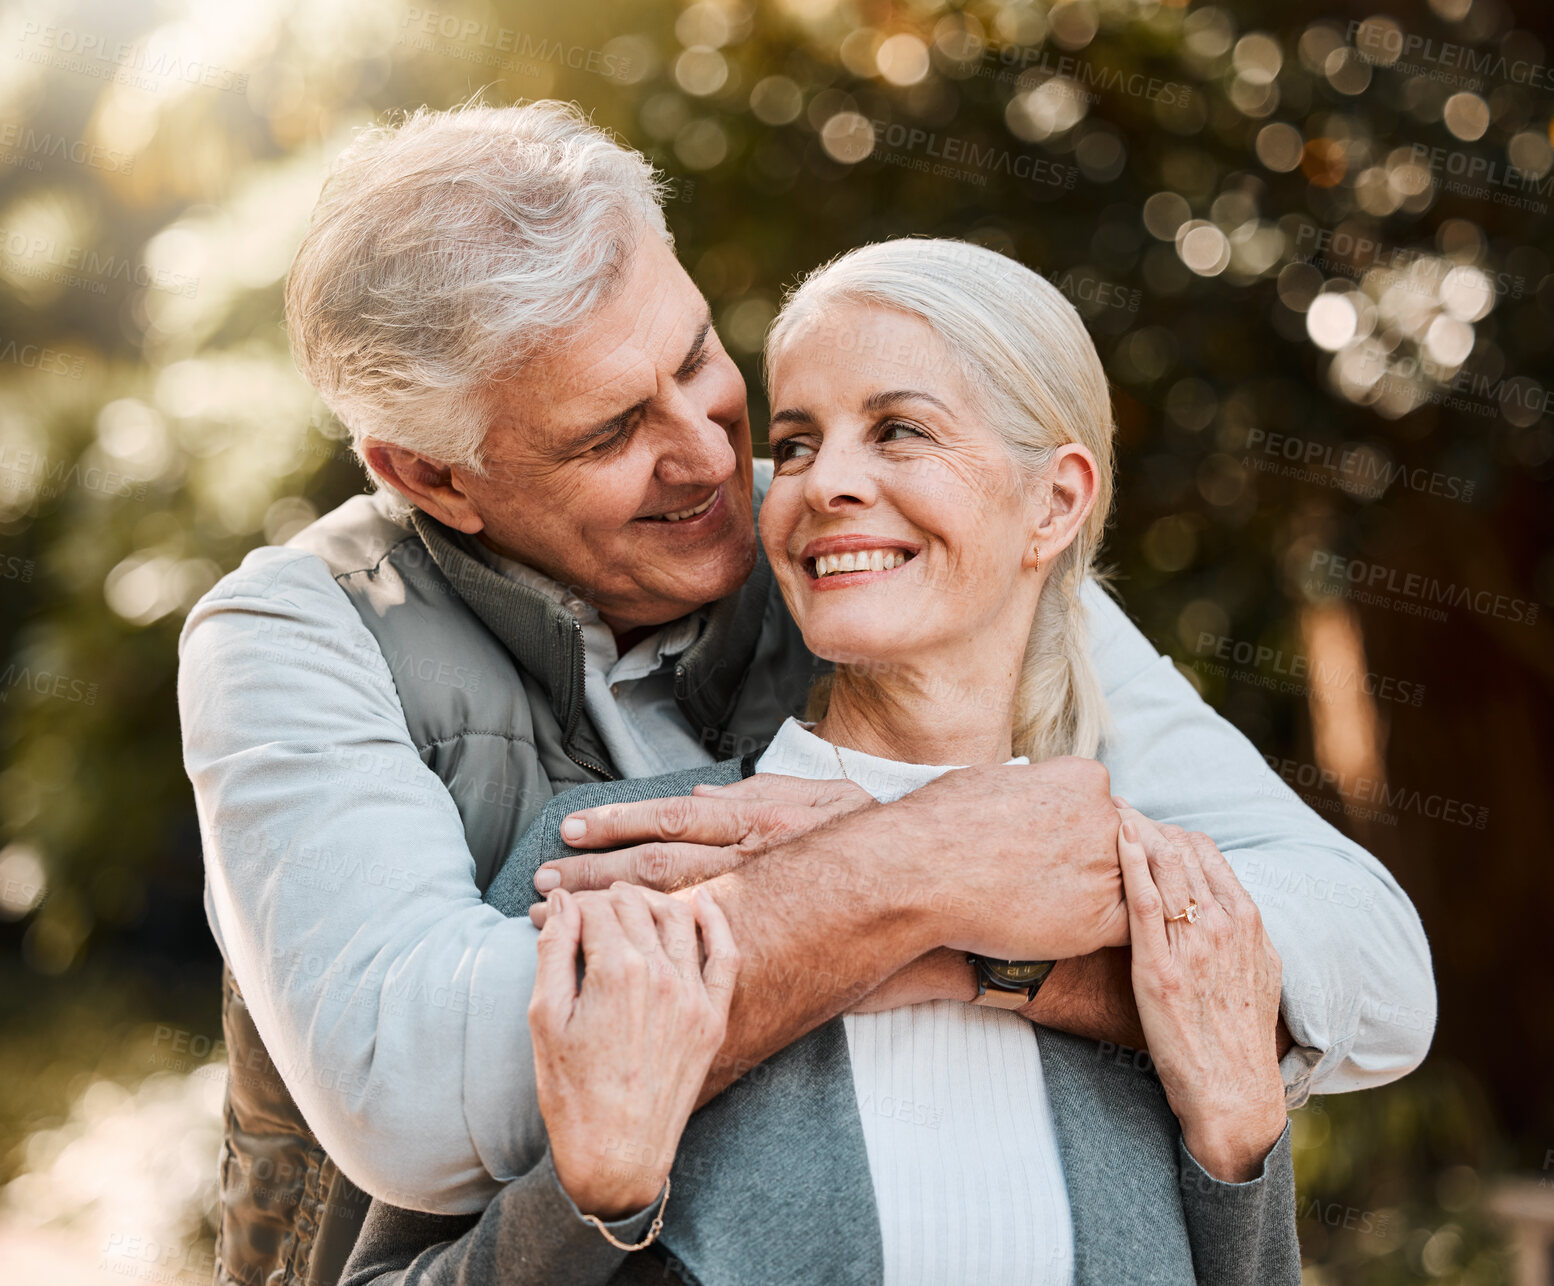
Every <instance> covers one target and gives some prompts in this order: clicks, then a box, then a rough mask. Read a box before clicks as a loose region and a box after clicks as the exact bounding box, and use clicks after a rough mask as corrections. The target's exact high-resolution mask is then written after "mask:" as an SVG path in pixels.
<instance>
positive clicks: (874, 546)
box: [799, 532, 922, 590]
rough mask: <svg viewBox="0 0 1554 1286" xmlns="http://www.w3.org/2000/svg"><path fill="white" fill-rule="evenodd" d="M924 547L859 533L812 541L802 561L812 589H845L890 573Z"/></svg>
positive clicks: (802, 556)
mask: <svg viewBox="0 0 1554 1286" xmlns="http://www.w3.org/2000/svg"><path fill="white" fill-rule="evenodd" d="M921 549H922V546H921V545H918V544H915V543H914V542H912V541H908V540H898V539H895V538H894V537H889V536H872V535H869V534H867V533H864V532H858V533H854V534H852V535H847V536H826V537H823V538H821V539H818V540H812V541H810V542H809V544H807V545H805V546H804V549H803V552H802V553H801V554H800V555H799V563H800V565H801V566H802V567H803V568H804V574H805V576H806V577H807V578H808V583H809V586H810V588H811V589H816V590H821V589H844V588H846V587H848V586H851V585H862V584H866V583H868V582H870V581H876V580H879V579H881V578H882V577H884V576H888V575H889V574H890V573H891V572H893V571H895V570H896V569H897V568H899V567H902V566H904V565H905V564H907V563H909V562H911V561H912V559H914V558H916V557H917V555H918V553H919V551H920V550H921Z"/></svg>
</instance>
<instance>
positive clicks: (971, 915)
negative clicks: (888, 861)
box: [881, 757, 1128, 960]
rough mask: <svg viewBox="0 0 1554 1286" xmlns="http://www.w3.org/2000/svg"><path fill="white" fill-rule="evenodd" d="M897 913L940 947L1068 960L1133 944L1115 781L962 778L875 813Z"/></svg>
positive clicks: (1036, 775)
mask: <svg viewBox="0 0 1554 1286" xmlns="http://www.w3.org/2000/svg"><path fill="white" fill-rule="evenodd" d="M887 815H888V816H889V817H890V818H891V819H892V820H893V821H894V822H895V827H896V831H895V833H896V835H897V836H898V837H899V838H898V839H897V840H896V843H897V844H898V845H899V847H900V858H899V861H898V862H897V863H896V864H895V866H896V869H895V870H893V871H892V873H891V874H892V878H893V879H895V880H897V881H899V883H900V885H901V890H900V893H899V898H900V901H901V903H902V905H903V908H904V909H905V910H907V911H909V912H919V913H927V914H928V915H930V916H931V917H932V919H933V921H934V925H935V933H936V936H937V938H938V941H939V944H940V945H941V946H947V947H954V948H956V949H957V950H961V951H974V952H976V953H977V954H979V955H984V956H993V957H997V958H999V959H1004V960H1066V959H1068V958H1069V957H1072V956H1082V955H1088V954H1090V953H1091V952H1093V951H1096V950H1098V949H1099V948H1101V947H1116V946H1122V945H1124V944H1125V943H1126V942H1127V940H1128V911H1127V906H1126V904H1125V903H1124V901H1123V896H1122V873H1121V869H1120V868H1119V866H1118V864H1117V825H1118V821H1117V809H1116V806H1115V805H1114V804H1113V803H1112V797H1111V789H1110V777H1109V775H1108V774H1107V771H1106V769H1105V767H1103V766H1102V765H1101V764H1100V763H1098V762H1096V761H1095V760H1093V759H1078V758H1072V757H1067V758H1062V759H1050V760H1047V761H1046V762H1045V763H1040V764H1032V765H1029V766H1027V765H1017V764H1016V765H1009V764H1004V765H999V766H996V767H994V766H982V767H976V768H962V769H958V770H957V771H955V772H951V773H946V774H945V775H944V776H943V777H940V778H939V779H938V780H937V781H933V782H930V783H929V784H928V785H927V786H924V787H923V788H922V789H921V790H916V791H913V792H912V793H911V794H910V795H907V796H906V797H905V798H904V799H901V800H899V801H897V802H896V803H894V804H892V805H890V806H889V807H888V808H885V809H883V810H882V815H881V824H882V825H884V824H885V817H886V816H887Z"/></svg>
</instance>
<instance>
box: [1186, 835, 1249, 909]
mask: <svg viewBox="0 0 1554 1286" xmlns="http://www.w3.org/2000/svg"><path fill="white" fill-rule="evenodd" d="M1187 842H1188V843H1189V844H1190V845H1191V846H1192V851H1193V856H1194V857H1195V858H1196V859H1197V862H1198V870H1199V872H1200V874H1201V875H1202V876H1203V882H1204V886H1205V887H1206V888H1207V889H1208V891H1209V896H1210V897H1212V898H1213V899H1214V901H1215V902H1217V903H1218V904H1219V905H1220V907H1222V908H1223V909H1224V911H1225V912H1226V914H1229V913H1231V912H1232V911H1235V910H1236V909H1237V908H1238V907H1239V906H1240V905H1241V902H1242V900H1243V899H1244V898H1245V897H1246V891H1245V890H1244V889H1243V888H1242V887H1241V881H1239V880H1238V879H1236V873H1235V872H1234V871H1232V870H1231V869H1230V863H1229V862H1227V861H1226V860H1225V858H1224V855H1223V854H1221V853H1220V851H1219V848H1218V846H1217V845H1216V844H1215V843H1214V841H1213V840H1211V839H1210V838H1209V837H1208V836H1207V835H1203V834H1200V833H1199V832H1197V831H1193V832H1191V833H1190V834H1189V835H1188V836H1187Z"/></svg>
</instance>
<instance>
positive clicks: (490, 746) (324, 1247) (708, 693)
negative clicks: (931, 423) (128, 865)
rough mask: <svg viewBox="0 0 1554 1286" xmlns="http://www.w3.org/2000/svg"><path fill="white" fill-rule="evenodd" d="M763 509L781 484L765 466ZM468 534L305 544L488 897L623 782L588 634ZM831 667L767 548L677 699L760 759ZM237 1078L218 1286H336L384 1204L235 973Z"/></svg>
mask: <svg viewBox="0 0 1554 1286" xmlns="http://www.w3.org/2000/svg"><path fill="white" fill-rule="evenodd" d="M756 476H757V483H756V490H757V494H756V504H757V505H758V506H759V504H760V500H761V497H762V495H763V494H764V490H765V488H764V486H762V485H761V484H762V483H763V482H764V481H765V476H764V474H763V473H762V471H759V470H758V471H757V475H756ZM458 541H459V538H458V536H457V535H456V534H455V533H454V532H452V531H450V530H449V529H448V528H446V527H443V526H442V525H441V524H439V523H437V522H436V521H434V520H432V519H430V518H428V517H426V516H425V515H424V514H421V513H419V512H417V513H414V514H412V515H411V516H409V517H408V518H401V517H399V516H398V515H397V514H396V513H395V512H394V509H393V507H392V506H391V505H390V504H389V503H388V502H387V500H386V498H385V497H383V496H381V495H379V496H357V497H355V498H353V499H351V500H348V501H346V502H345V504H343V505H341V506H340V507H339V508H338V509H336V510H334V511H333V512H332V513H329V514H326V515H325V516H324V517H322V518H320V519H319V520H318V521H317V522H315V523H314V524H313V525H312V526H310V527H308V528H307V529H306V530H305V531H303V532H301V533H300V534H299V535H297V536H296V537H295V538H294V539H293V540H292V541H291V542H290V543H291V545H292V546H294V547H296V548H299V549H304V550H306V551H308V552H309V553H312V554H315V555H316V556H317V557H319V558H320V559H322V560H323V562H324V563H325V564H327V565H328V567H329V569H330V571H331V572H333V574H334V578H335V583H336V584H338V585H339V586H340V589H341V591H342V592H343V593H344V594H345V595H346V596H347V597H348V598H349V599H350V601H351V604H352V606H354V607H355V608H356V610H357V612H358V613H360V615H361V619H362V621H363V623H364V624H365V625H366V627H367V629H368V630H369V631H371V633H372V635H373V637H374V638H375V639H376V640H377V644H378V647H379V648H380V649H381V650H382V653H383V656H384V658H385V660H387V662H388V665H389V669H390V670H391V671H392V673H393V675H394V682H395V686H396V689H397V691H398V694H399V701H400V705H401V707H402V708H403V710H404V715H405V726H406V727H407V728H408V729H409V732H410V736H411V739H412V740H413V741H414V743H415V745H416V748H417V749H418V750H419V752H420V755H421V758H422V760H423V761H424V762H425V763H426V765H427V766H428V767H429V768H431V769H432V770H433V771H434V772H435V773H436V774H437V775H438V776H439V777H440V778H441V779H442V781H443V784H444V785H445V786H446V787H447V789H448V793H449V794H450V795H452V796H453V800H454V803H455V804H456V805H457V807H458V810H459V816H460V817H461V818H462V820H463V823H464V833H465V837H466V839H467V840H468V842H469V850H470V853H471V854H472V855H473V857H474V859H475V872H476V881H477V883H478V884H479V886H480V888H481V890H482V891H484V890H485V888H486V886H487V885H488V884H489V883H490V881H491V879H492V877H493V876H494V875H495V873H496V871H497V869H498V868H499V867H500V866H501V864H502V862H503V861H504V860H505V858H506V857H507V855H508V853H510V852H511V851H512V849H513V846H514V844H515V843H516V841H517V840H518V838H519V836H521V835H522V834H523V833H524V831H526V830H527V829H528V828H529V825H530V823H531V822H533V821H534V820H535V818H537V817H538V816H539V814H540V812H541V810H542V809H543V808H544V807H545V805H546V803H547V802H548V801H549V800H550V798H551V797H552V796H553V795H555V794H556V793H558V792H559V791H562V790H565V789H567V788H568V787H571V786H576V785H580V784H582V783H584V782H590V781H601V780H608V779H611V778H613V777H614V776H615V775H616V774H615V770H614V767H613V765H612V763H611V761H610V757H609V754H608V752H607V751H606V750H605V748H604V744H603V742H602V740H601V739H600V737H599V735H598V732H597V731H596V730H595V729H594V727H593V726H592V724H591V723H590V721H589V719H588V715H587V713H586V711H585V710H584V708H583V634H582V628H581V626H579V624H578V623H577V621H576V619H575V618H574V617H573V616H572V615H571V614H570V613H569V612H567V611H566V610H565V609H563V608H562V607H560V606H559V605H558V604H556V603H555V602H553V601H552V600H550V599H548V598H546V597H545V596H544V595H543V594H540V593H538V592H536V591H535V590H533V589H530V588H528V587H526V586H522V585H519V584H517V583H515V582H513V581H511V580H509V579H508V578H506V577H504V576H502V575H501V574H500V573H498V572H496V571H494V570H492V569H491V568H490V567H488V566H487V565H486V564H485V563H484V562H482V561H480V560H479V559H476V558H473V557H471V556H470V555H469V554H468V553H466V552H465V550H464V549H463V548H462V547H461V545H460V544H459V543H458ZM827 668H829V667H826V666H825V665H824V663H822V662H819V661H817V660H816V659H815V658H814V657H813V656H812V655H811V654H810V653H809V651H808V650H807V649H806V648H805V647H804V642H803V638H802V637H801V635H800V634H799V631H798V628H797V627H796V626H795V625H794V623H793V620H792V618H791V617H790V616H789V615H788V611H787V608H786V607H785V606H784V604H783V601H782V596H781V595H780V594H779V593H778V591H777V586H776V583H775V580H774V578H773V576H772V570H771V567H770V565H769V564H768V563H767V561H766V557H765V555H764V553H763V554H761V555H760V557H759V559H758V561H757V564H756V567H755V570H754V572H752V573H751V576H750V579H749V580H748V581H746V583H745V584H744V586H743V587H742V588H741V589H740V590H739V591H738V592H736V593H734V594H732V595H730V596H729V597H728V598H726V599H722V600H720V601H719V602H717V603H715V604H713V605H712V606H711V608H710V609H709V610H708V613H707V622H706V625H705V627H704V628H703V630H702V632H701V635H700V636H699V637H698V639H697V640H696V642H694V643H693V644H692V645H691V646H690V647H689V648H688V649H686V651H685V652H683V653H682V654H681V655H680V658H679V662H678V664H677V665H676V667H675V697H676V701H677V703H678V705H679V707H680V710H681V712H682V713H683V714H684V716H685V718H686V720H687V721H688V722H689V724H690V726H691V727H692V728H693V729H694V730H695V731H696V733H697V735H698V736H699V737H700V739H701V741H702V743H703V744H704V745H705V746H706V747H707V749H708V751H709V752H710V753H711V754H712V756H713V758H714V759H728V758H733V757H737V756H743V755H746V754H749V753H750V752H752V751H754V750H756V749H758V748H759V747H761V746H762V745H764V744H765V743H766V742H767V741H768V740H770V738H771V736H772V734H773V733H774V732H775V731H776V730H777V727H778V725H779V724H781V722H782V721H783V719H784V718H786V717H787V716H788V715H790V714H799V713H801V712H802V710H803V707H804V702H805V698H806V695H807V693H808V690H809V687H810V684H811V683H812V682H813V680H814V679H815V678H816V677H817V676H818V675H819V674H821V673H823V672H824V671H825V669H827ZM223 1026H224V1028H225V1036H226V1043H227V1051H228V1061H229V1065H230V1066H229V1070H230V1073H231V1074H230V1077H229V1080H228V1090H227V1102H226V1138H225V1144H224V1146H223V1149H222V1157H221V1176H220V1188H221V1213H220V1224H219V1229H218V1232H217V1242H216V1274H215V1281H216V1283H217V1286H233V1284H237V1283H241V1286H334V1283H335V1282H336V1281H337V1280H338V1278H339V1275H340V1270H341V1269H342V1268H343V1266H344V1264H345V1261H346V1258H347V1257H348V1256H349V1254H350V1250H351V1246H352V1245H353V1244H354V1242H355V1240H356V1234H357V1232H358V1231H359V1229H360V1227H361V1223H362V1219H363V1218H364V1217H365V1215H366V1211H367V1205H368V1198H367V1197H366V1196H365V1195H364V1194H363V1193H362V1192H361V1191H360V1190H359V1189H358V1188H356V1187H355V1185H354V1184H352V1183H351V1182H350V1181H349V1180H348V1179H346V1178H345V1176H344V1175H342V1174H341V1173H340V1172H339V1170H338V1169H337V1168H336V1167H335V1165H334V1163H333V1162H332V1161H331V1160H330V1159H329V1157H328V1156H327V1155H326V1154H325V1152H324V1150H323V1149H322V1148H321V1147H320V1146H319V1143H318V1140H317V1139H315V1138H314V1137H313V1134H312V1132H311V1131H310V1130H309V1129H308V1126H307V1124H306V1122H305V1121H304V1120H303V1119H302V1114H301V1113H300V1112H299V1111H298V1109H297V1106H296V1104H295V1103H294V1102H293V1101H292V1098H291V1094H290V1093H289V1092H288V1091H287V1089H286V1086H285V1084H284V1082H283V1081H282V1080H281V1077H280V1075H279V1074H278V1073H277V1071H276V1069H275V1066H274V1063H273V1062H272V1061H271V1059H270V1056H269V1054H268V1053H267V1052H266V1050H265V1048H264V1045H263V1043H262V1042H261V1041H260V1039H259V1035H258V1033H257V1031H256V1030H255V1028H254V1025H253V1021H252V1018H251V1017H250V1015H249V1012H248V1007H247V1005H246V1004H245V1003H244V1001H243V997H242V994H241V992H240V991H239V990H238V988H237V986H236V984H235V982H234V981H233V980H232V978H231V976H230V974H228V976H227V977H226V979H225V986H224V997H223Z"/></svg>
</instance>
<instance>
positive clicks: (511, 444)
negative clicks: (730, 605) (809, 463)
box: [460, 234, 755, 632]
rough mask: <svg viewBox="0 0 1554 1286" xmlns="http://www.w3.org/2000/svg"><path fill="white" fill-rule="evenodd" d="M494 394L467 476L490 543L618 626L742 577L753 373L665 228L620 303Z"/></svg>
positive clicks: (727, 589) (748, 537)
mask: <svg viewBox="0 0 1554 1286" xmlns="http://www.w3.org/2000/svg"><path fill="white" fill-rule="evenodd" d="M497 394H498V397H499V399H500V400H499V402H498V404H497V412H496V415H495V416H494V418H493V421H492V427H491V431H490V434H489V436H488V438H487V440H486V446H487V465H488V467H487V471H486V473H485V474H484V475H481V476H477V475H473V474H470V473H468V472H464V471H461V473H460V482H461V485H462V486H463V488H464V490H465V492H466V493H467V494H468V496H469V499H470V501H471V503H472V504H473V506H474V508H475V511H476V512H477V513H478V515H479V517H480V519H481V520H482V521H483V523H484V527H483V529H482V530H481V531H480V538H481V539H482V540H484V541H486V543H487V544H489V545H491V546H492V547H493V548H494V549H496V550H498V551H499V552H501V553H503V554H506V555H508V556H509V557H512V558H515V559H517V560H518V561H519V562H522V563H526V564H527V565H528V566H530V567H533V568H535V569H536V570H538V571H541V572H544V573H545V574H546V575H547V576H549V577H551V578H552V579H553V580H557V581H559V582H561V583H562V584H563V585H568V586H571V587H573V588H574V590H575V591H576V592H577V593H578V594H579V595H580V596H581V597H582V598H584V599H586V600H587V601H588V602H590V603H592V604H593V605H594V606H595V607H596V608H597V609H598V611H599V614H600V615H601V616H602V617H603V618H604V619H605V621H606V622H607V623H608V624H609V625H610V626H611V627H612V628H614V629H615V630H617V631H618V632H623V631H625V630H628V629H632V628H636V627H640V626H646V625H658V624H662V623H663V622H665V621H672V620H674V619H676V618H677V617H680V616H684V615H685V614H686V613H687V612H689V611H692V610H694V609H695V608H697V607H700V606H702V605H703V604H705V603H709V602H712V601H714V600H716V599H719V598H722V597H723V596H724V595H726V594H729V593H732V592H733V591H734V590H735V589H737V588H738V587H739V586H740V585H742V584H743V583H744V581H745V578H746V577H747V576H749V574H750V570H751V568H752V567H753V566H754V565H755V530H754V526H753V522H752V509H751V468H750V422H749V418H748V413H747V411H746V408H745V383H744V380H743V378H742V377H741V376H740V374H739V369H738V367H736V366H735V365H734V362H733V360H732V359H731V358H730V357H729V355H728V354H727V353H726V352H724V350H723V346H722V344H721V343H719V341H718V337H717V334H716V333H715V332H714V331H713V330H712V326H711V314H710V312H709V310H708V308H707V302H706V300H704V299H703V298H702V296H701V293H700V292H699V291H698V290H697V289H696V287H695V285H694V284H693V283H692V281H691V279H690V277H689V276H687V275H686V272H685V270H684V269H683V268H681V267H680V265H679V263H678V262H677V261H676V259H675V257H674V255H673V253H672V252H671V251H670V249H669V248H668V247H667V246H666V245H664V243H663V242H662V241H660V240H659V239H658V238H657V237H656V236H653V235H651V234H650V235H648V236H646V237H644V238H643V240H642V242H641V244H640V245H639V247H638V249H637V251H636V253H635V254H634V256H633V258H632V262H631V264H630V268H629V272H628V274H627V280H626V282H625V286H624V289H622V290H621V291H620V293H619V294H618V295H617V296H616V297H615V299H614V300H613V301H612V302H611V303H609V304H608V305H606V306H605V307H604V308H602V309H600V310H599V311H598V312H596V313H595V314H594V315H593V316H592V317H590V318H589V319H588V321H587V322H586V323H584V324H583V325H582V326H581V327H579V328H578V329H577V330H576V331H574V332H573V333H572V334H571V335H570V336H568V338H567V339H566V340H565V342H564V343H563V344H562V345H561V346H560V348H559V349H558V350H557V351H556V352H554V353H552V354H551V355H550V356H548V357H546V358H544V359H542V360H539V361H536V362H532V363H530V364H528V365H526V366H525V367H524V368H523V372H522V374H521V375H520V376H518V377H517V378H516V379H514V380H512V381H511V382H509V383H507V384H504V385H502V386H500V387H499V388H498V389H497Z"/></svg>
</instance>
